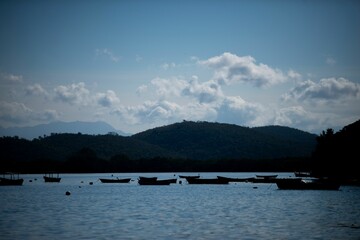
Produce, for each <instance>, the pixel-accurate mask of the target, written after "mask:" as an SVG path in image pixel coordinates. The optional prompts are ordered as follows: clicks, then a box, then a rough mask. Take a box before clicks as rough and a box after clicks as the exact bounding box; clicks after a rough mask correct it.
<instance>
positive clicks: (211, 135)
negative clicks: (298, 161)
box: [0, 121, 317, 161]
mask: <svg viewBox="0 0 360 240" xmlns="http://www.w3.org/2000/svg"><path fill="white" fill-rule="evenodd" d="M109 130H112V129H109V128H106V132H109ZM80 132H81V130H80V129H77V133H62V134H56V133H53V134H50V135H47V136H41V137H39V138H35V139H33V140H32V141H29V140H25V139H19V138H0V140H1V141H0V157H2V158H4V159H14V160H17V161H25V159H26V161H31V160H37V159H53V160H60V161H61V160H67V159H68V158H69V157H70V156H72V155H73V154H76V153H77V152H79V151H81V150H82V149H91V150H92V151H93V152H94V154H96V156H97V157H99V158H101V159H106V160H109V159H111V158H112V157H114V156H117V155H121V156H126V157H128V158H130V159H151V158H155V157H164V158H170V159H171V158H172V159H192V160H212V159H217V160H221V159H280V158H303V157H310V156H311V154H312V152H313V151H314V149H315V147H316V137H317V135H315V134H311V133H307V132H303V131H300V130H297V129H293V128H289V127H282V126H266V127H257V128H249V127H242V126H238V125H234V124H224V123H210V122H189V121H184V122H181V123H174V124H171V125H167V126H163V127H157V128H154V129H150V130H147V131H144V132H141V133H138V134H135V135H132V136H126V137H124V136H119V135H114V134H105V135H98V134H93V135H89V134H83V133H80ZM19 149H20V150H21V151H19Z"/></svg>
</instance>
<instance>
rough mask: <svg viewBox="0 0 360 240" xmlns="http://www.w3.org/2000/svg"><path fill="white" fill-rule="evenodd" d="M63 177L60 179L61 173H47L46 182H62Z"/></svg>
mask: <svg viewBox="0 0 360 240" xmlns="http://www.w3.org/2000/svg"><path fill="white" fill-rule="evenodd" d="M60 180H61V177H59V173H45V176H44V181H45V182H51V183H55V182H57V183H58V182H60Z"/></svg>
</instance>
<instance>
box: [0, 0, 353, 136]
mask: <svg viewBox="0 0 360 240" xmlns="http://www.w3.org/2000/svg"><path fill="white" fill-rule="evenodd" d="M359 119H360V1H349V0H344V1H332V0H330V1H320V0H315V1H305V0H304V1H285V0H274V1H265V0H254V1H250V0H249V1H246V0H243V1H242V0H239V1H230V0H224V1H215V0H208V1H201V0H198V1H190V0H189V1H187V0H185V1H175V0H174V1H173V0H170V1H169V0H168V1H157V0H154V1H141V0H133V1H130V0H129V1H127V0H123V1H121V0H119V1H110V0H104V1H91V0H89V1H85V0H83V1H80V0H79V1H76V0H75V1H67V0H65V1H37V0H34V1H25V0H24V1H18V0H11V1H8V0H4V1H0V127H5V128H8V127H22V126H34V125H37V124H42V123H49V122H53V121H67V122H70V121H89V122H93V121H105V122H107V123H109V124H111V125H112V126H113V127H115V128H116V129H118V130H121V131H124V132H127V133H137V132H141V131H144V130H147V129H150V128H154V127H158V126H163V125H167V124H171V123H175V122H181V121H183V120H187V121H209V122H220V123H231V124H237V125H240V126H246V127H255V126H267V125H281V126H288V127H292V128H296V129H300V130H303V131H307V132H311V133H315V134H320V133H321V132H322V131H323V130H326V129H328V128H333V129H335V130H339V129H341V128H342V127H344V126H346V125H348V124H350V123H352V122H355V121H357V120H359Z"/></svg>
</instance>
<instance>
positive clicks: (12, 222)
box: [0, 173, 360, 240]
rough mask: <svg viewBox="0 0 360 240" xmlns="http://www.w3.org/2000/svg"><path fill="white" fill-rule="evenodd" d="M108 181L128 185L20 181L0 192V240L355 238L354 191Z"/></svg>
mask: <svg viewBox="0 0 360 240" xmlns="http://www.w3.org/2000/svg"><path fill="white" fill-rule="evenodd" d="M175 174H176V175H197V174H194V173H175ZM255 174H259V173H200V176H202V177H216V176H217V175H221V176H228V177H254V176H255ZM267 174H270V173H267ZM113 175H114V177H119V178H123V177H124V178H125V177H131V178H132V179H133V180H134V181H131V182H130V183H127V184H119V183H117V184H104V183H101V182H100V181H99V180H98V179H99V177H110V176H111V174H62V175H61V177H62V179H61V182H60V183H45V182H44V180H43V178H42V176H43V175H22V176H21V177H22V178H24V180H25V181H24V184H23V186H2V187H0V239H342V240H343V239H360V187H355V186H341V187H340V190H339V191H311V190H309V191H296V190H278V189H277V186H276V184H254V183H230V184H229V185H189V184H186V180H183V179H180V180H182V184H175V185H170V186H140V185H138V184H137V181H136V180H137V178H138V177H139V176H157V177H158V178H159V179H166V178H173V177H174V173H146V174H145V173H131V174H129V173H114V174H113ZM291 175H292V174H291V173H279V177H288V176H291ZM35 179H37V180H35ZM30 181H31V182H30ZM90 182H93V185H90V184H89V183H90ZM66 191H70V192H71V195H70V196H66V195H65V192H66Z"/></svg>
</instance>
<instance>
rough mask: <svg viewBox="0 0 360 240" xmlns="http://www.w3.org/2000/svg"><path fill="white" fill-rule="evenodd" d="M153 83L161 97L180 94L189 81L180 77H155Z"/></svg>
mask: <svg viewBox="0 0 360 240" xmlns="http://www.w3.org/2000/svg"><path fill="white" fill-rule="evenodd" d="M151 84H152V85H153V86H155V88H156V94H157V95H158V96H159V97H161V98H167V97H174V96H180V95H181V92H182V90H183V89H184V88H185V87H186V85H187V82H186V81H185V80H182V79H178V78H171V79H164V78H154V79H153V80H151Z"/></svg>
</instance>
